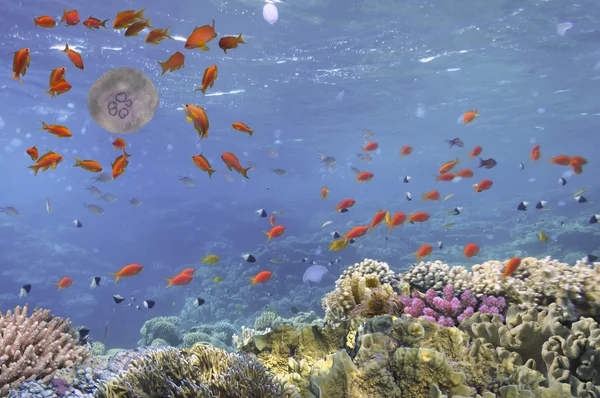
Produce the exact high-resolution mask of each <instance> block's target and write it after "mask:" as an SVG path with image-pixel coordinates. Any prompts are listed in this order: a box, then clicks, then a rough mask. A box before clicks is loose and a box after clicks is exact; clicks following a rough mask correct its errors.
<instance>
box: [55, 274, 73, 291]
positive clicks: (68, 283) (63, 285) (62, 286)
mask: <svg viewBox="0 0 600 398" xmlns="http://www.w3.org/2000/svg"><path fill="white" fill-rule="evenodd" d="M54 284H55V285H56V286H58V290H60V289H66V288H68V287H69V286H71V285H72V284H73V279H71V278H69V277H68V276H65V277H64V278H62V279H61V280H60V282H54Z"/></svg>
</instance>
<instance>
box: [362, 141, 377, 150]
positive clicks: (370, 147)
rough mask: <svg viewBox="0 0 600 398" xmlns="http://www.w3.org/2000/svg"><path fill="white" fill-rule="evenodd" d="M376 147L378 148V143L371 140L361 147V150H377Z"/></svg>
mask: <svg viewBox="0 0 600 398" xmlns="http://www.w3.org/2000/svg"><path fill="white" fill-rule="evenodd" d="M377 148H379V144H378V143H376V142H375V141H371V142H369V143H368V144H367V145H365V146H364V147H363V152H371V151H375V150H377Z"/></svg>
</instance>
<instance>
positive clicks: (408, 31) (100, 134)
mask: <svg viewBox="0 0 600 398" xmlns="http://www.w3.org/2000/svg"><path fill="white" fill-rule="evenodd" d="M5 2H6V5H8V1H7V0H5ZM266 4H273V5H274V6H276V8H277V10H278V18H277V20H276V21H272V20H271V21H268V20H267V19H268V18H267V17H268V16H267V15H266V14H263V10H264V9H265V5H266ZM64 8H66V10H73V9H77V10H78V11H79V16H80V17H81V21H82V22H83V21H84V19H85V18H87V17H88V15H90V16H93V17H97V18H98V19H99V20H100V21H103V20H105V19H107V18H108V19H109V21H108V22H107V23H106V26H101V27H100V28H99V29H86V27H85V26H83V24H82V23H79V24H76V25H75V26H65V23H64V22H63V23H62V24H60V25H58V26H56V27H54V28H49V29H44V28H41V27H39V26H36V25H35V24H34V21H33V20H32V15H33V16H34V18H36V17H39V16H41V15H47V16H51V17H53V18H55V19H56V21H57V22H58V21H59V20H60V19H61V18H62V16H63V9H64ZM141 8H145V11H144V17H145V18H150V20H151V24H152V26H153V27H154V28H160V29H165V28H167V27H170V30H169V34H170V36H171V37H170V38H166V39H165V40H163V41H162V42H160V43H158V44H156V45H152V44H148V43H146V42H145V41H144V38H145V37H146V34H147V32H149V31H150V30H151V29H146V30H145V31H144V32H142V33H140V34H139V36H133V37H125V36H124V30H122V29H121V30H116V29H113V21H114V19H115V15H117V12H118V11H125V10H129V9H135V10H136V11H137V10H139V9H141ZM213 19H214V21H215V30H216V32H217V33H218V37H217V39H215V40H213V41H211V42H209V43H208V44H207V45H208V47H210V50H209V51H201V50H199V49H193V50H188V49H185V48H184V44H185V43H186V40H188V37H189V36H190V34H191V33H192V31H193V30H194V28H195V27H200V26H203V25H206V24H208V25H211V24H212V22H211V20H213ZM0 22H1V23H0V30H1V33H2V39H1V47H2V49H3V50H4V55H5V57H4V62H2V63H0V68H1V69H0V75H2V76H4V77H3V81H2V83H1V84H0V101H1V103H2V107H1V108H0V170H1V172H0V187H2V188H1V190H0V207H2V209H3V212H2V213H0V276H1V277H0V312H5V311H6V310H8V309H11V308H13V307H15V306H17V305H23V304H25V303H28V304H29V305H30V307H32V308H33V307H36V306H39V307H42V308H48V309H51V310H52V313H53V314H55V315H57V316H60V317H64V318H67V317H68V318H70V319H71V321H72V323H73V325H76V326H85V327H87V328H89V329H90V331H91V332H90V336H91V338H92V339H93V340H94V341H101V342H103V343H105V346H106V348H107V349H108V348H122V349H129V348H134V347H136V346H137V345H138V341H140V329H141V328H142V326H143V325H144V323H145V322H146V321H148V320H150V319H152V318H155V317H159V316H177V317H179V322H180V325H179V327H180V328H181V329H189V328H190V327H192V326H194V325H196V324H199V323H207V324H208V323H215V322H219V321H227V322H228V323H230V324H231V325H233V326H235V328H237V330H239V329H240V328H241V327H242V326H246V327H253V326H254V322H255V319H256V318H257V317H259V316H260V315H261V314H262V313H263V311H264V310H265V309H269V310H273V311H275V312H276V313H277V315H279V316H282V317H293V316H294V315H296V314H297V313H298V312H310V311H314V312H315V314H316V316H318V317H322V316H324V313H325V312H324V310H323V308H322V305H321V300H322V298H323V296H324V294H325V293H327V292H329V291H331V290H332V289H333V288H334V285H335V281H336V279H338V277H339V276H340V275H341V274H342V272H343V270H345V269H346V268H348V267H349V266H351V265H353V264H355V263H359V262H361V261H362V260H363V259H365V258H370V259H375V260H378V261H382V262H386V263H388V264H389V268H390V269H391V270H392V271H394V272H395V273H399V272H403V271H406V270H408V269H409V268H410V267H411V266H412V265H413V264H415V260H416V258H415V256H414V253H416V252H418V251H419V250H420V248H421V247H422V246H423V245H425V244H428V245H431V246H432V247H433V250H431V251H430V254H428V257H427V260H428V261H429V260H431V261H434V260H441V261H442V262H444V263H446V264H449V265H451V266H454V265H461V266H464V267H465V268H467V269H471V267H472V266H473V265H474V264H481V263H483V262H485V261H488V260H499V261H503V260H507V259H509V258H512V257H519V258H525V257H536V258H540V259H543V258H545V257H547V256H550V257H552V258H553V259H557V260H559V261H561V262H565V263H569V264H574V263H575V262H576V261H578V260H580V259H582V258H584V257H586V258H587V259H588V260H591V261H589V262H590V263H593V262H594V261H595V260H597V257H596V256H600V247H599V246H600V232H599V230H598V228H599V227H598V225H597V220H596V223H593V222H592V219H593V218H594V215H595V214H599V213H600V208H599V207H598V202H597V200H598V199H597V197H598V194H599V193H600V189H599V182H600V173H599V167H598V162H597V157H598V148H599V147H600V138H599V136H598V133H597V120H598V116H600V110H599V109H598V104H597V101H596V98H597V91H598V88H599V87H600V86H599V85H600V47H599V46H598V38H599V37H600V8H599V6H598V4H596V3H595V2H593V1H580V2H577V3H565V2H561V1H546V0H544V1H518V2H516V1H497V2H477V1H472V0H468V1H464V2H460V3H457V2H454V1H452V2H434V1H385V0H376V1H351V2H343V1H339V0H331V1H328V0H319V1H291V0H285V1H278V0H277V1H273V2H271V1H268V2H267V3H265V2H263V1H259V0H229V1H216V0H213V1H204V0H203V1H189V0H184V1H180V0H177V1H171V2H162V1H156V0H152V1H144V2H139V1H132V0H131V1H112V0H107V1H103V2H89V1H85V2H84V1H69V2H65V1H53V0H44V1H42V0H37V1H35V0H19V1H11V2H10V6H8V7H5V8H4V12H3V13H2V15H0ZM240 33H242V34H243V38H244V40H245V43H247V44H239V46H238V47H237V48H234V49H230V50H227V52H226V53H225V52H224V51H222V49H220V48H219V45H218V41H219V38H221V37H224V36H236V37H237V36H238V35H239V34H240ZM66 43H68V47H69V48H70V49H72V50H74V51H76V52H77V53H79V54H80V55H81V57H82V59H83V62H84V64H85V68H84V69H83V70H81V69H78V68H77V67H76V66H74V64H73V63H72V60H71V59H70V56H69V57H68V56H67V54H65V52H63V50H64V49H65V44H66ZM23 48H29V49H30V59H31V63H30V66H29V68H28V69H27V73H26V74H22V76H21V80H22V82H23V84H22V85H21V84H19V82H18V81H16V80H14V79H11V78H10V76H11V75H12V73H13V72H15V71H14V70H13V69H12V68H11V66H13V68H14V65H12V63H11V61H12V60H13V55H12V53H14V52H18V51H19V50H21V49H23ZM176 51H181V52H182V53H183V54H184V55H185V66H184V67H183V68H181V69H179V70H175V71H172V72H167V73H164V74H161V72H162V70H161V67H160V65H158V64H157V62H159V61H160V62H164V61H166V60H167V59H168V58H169V57H170V56H171V55H172V54H173V53H175V52H176ZM15 59H16V58H15ZM211 65H217V66H218V71H219V72H218V78H217V79H216V81H215V82H214V87H210V88H208V90H206V94H205V95H203V94H202V92H200V91H194V90H195V89H197V88H198V87H200V86H201V85H202V84H203V75H204V72H205V69H206V68H208V67H209V66H211ZM61 67H66V68H67V69H66V70H67V71H66V80H67V81H68V82H69V83H70V84H71V89H70V90H69V91H68V92H65V93H64V94H61V95H58V96H56V98H52V97H51V96H50V95H48V93H47V92H45V91H46V90H48V76H49V74H50V72H51V71H52V70H54V69H56V68H61ZM121 67H130V68H135V69H138V70H140V71H142V72H143V73H144V74H145V75H146V76H147V77H148V78H149V79H150V80H151V81H152V83H153V84H154V85H155V87H156V89H157V92H158V99H159V105H158V108H157V109H156V112H155V113H154V116H153V118H152V119H151V120H150V121H149V122H148V123H147V124H145V125H144V126H143V127H141V129H139V131H135V132H132V133H130V134H114V133H110V132H108V131H106V130H105V129H104V128H103V127H101V126H100V125H99V124H98V123H96V121H95V120H94V118H93V117H92V116H90V113H89V112H88V106H87V104H88V93H89V91H90V88H91V87H92V85H93V84H94V82H96V81H97V80H98V79H99V78H100V77H101V76H102V75H104V74H105V73H106V72H109V71H110V70H113V69H115V68H121ZM184 104H193V105H196V106H198V107H202V108H204V109H205V111H206V114H207V115H208V118H209V120H210V128H209V131H210V134H209V136H208V137H206V138H203V139H199V138H200V137H199V136H198V134H197V132H196V131H195V130H194V123H188V122H187V121H186V114H185V112H184V110H183V109H184ZM469 112H475V113H476V114H477V115H476V117H474V118H473V119H472V120H469V121H466V120H467V119H466V117H467V113H469ZM40 121H43V122H45V123H47V124H49V125H50V124H56V125H61V126H66V127H68V129H69V130H70V131H71V132H72V137H70V138H58V137H57V136H55V135H52V134H49V132H48V131H43V130H41V129H40V127H42V125H41V123H40ZM234 122H243V123H245V124H246V125H247V126H249V127H250V128H251V129H253V130H254V132H253V133H252V134H251V135H250V134H247V133H243V132H240V131H236V130H235V129H233V128H232V126H231V125H232V123H234ZM118 137H120V138H122V139H123V140H124V141H125V142H126V148H125V152H126V153H128V154H131V158H129V159H128V160H129V165H128V166H127V168H126V171H125V172H124V173H123V174H122V175H120V176H118V178H116V179H113V178H112V177H111V178H109V179H107V180H106V181H102V180H97V178H98V176H99V175H100V174H101V173H93V172H90V171H88V170H84V169H82V168H80V167H72V166H73V165H74V164H75V157H78V158H80V159H93V160H95V161H97V162H99V163H100V164H101V165H102V166H103V170H102V171H103V172H104V173H106V172H108V173H110V171H111V164H112V163H113V162H114V161H115V158H116V157H117V156H119V155H120V154H122V151H119V150H117V149H115V146H114V145H113V142H114V141H115V139H117V138H118ZM456 138H459V141H461V144H462V143H464V145H460V144H457V143H456V141H455V143H454V144H452V143H451V142H450V141H452V140H454V139H456ZM369 142H376V143H377V144H378V145H377V147H376V148H375V149H374V150H368V149H365V146H366V145H368V143H369ZM536 145H539V146H540V150H539V152H540V153H538V155H541V156H539V159H532V153H533V151H532V148H533V147H534V146H536ZM33 146H36V147H37V148H38V150H39V152H40V155H41V154H43V153H46V152H47V151H53V152H56V153H58V154H60V155H62V156H63V157H64V161H62V163H60V164H58V165H57V167H56V168H55V169H49V170H47V171H44V172H40V173H38V174H37V175H36V176H34V173H33V171H32V170H31V169H30V168H28V166H31V165H32V164H33V163H32V158H30V155H28V154H26V153H25V151H26V150H27V149H28V148H31V147H33ZM405 146H410V147H411V148H412V153H409V154H406V155H402V154H401V152H400V151H401V150H402V148H403V147H405ZM477 146H480V147H481V148H482V152H481V154H480V155H479V156H474V157H472V158H470V157H471V155H470V154H471V153H472V151H473V150H474V148H475V147H477ZM225 152H232V153H234V154H235V155H236V156H237V158H239V161H240V163H241V165H242V166H243V167H250V170H249V171H248V177H249V178H248V179H246V178H244V177H243V176H242V175H241V174H239V173H237V172H236V171H235V170H233V171H230V170H228V169H227V167H226V165H225V164H224V163H223V161H222V160H221V154H222V153H225ZM199 154H203V155H204V156H205V158H206V159H207V160H208V161H209V163H210V165H212V168H213V169H214V170H216V172H214V174H212V175H210V176H209V175H208V174H207V173H206V172H205V171H203V170H201V169H200V168H198V167H197V166H196V165H195V164H194V162H193V161H192V160H191V158H192V156H196V155H199ZM561 155H567V156H569V157H573V156H577V157H582V158H584V159H585V163H584V164H580V168H581V166H582V167H583V170H582V172H581V170H580V171H579V173H578V172H577V170H576V167H573V166H572V165H570V164H569V162H568V160H567V163H566V164H565V165H563V166H561V165H558V164H550V165H549V162H551V161H550V158H555V157H558V156H561ZM328 157H330V158H328ZM455 159H458V160H459V163H458V165H457V166H456V169H454V171H457V170H461V169H470V170H472V171H473V174H474V175H473V177H472V178H460V177H459V178H454V179H453V180H452V181H447V182H446V181H436V178H435V176H436V175H441V174H443V173H440V172H439V168H440V166H441V165H442V164H444V163H445V162H451V161H454V160H455ZM480 159H481V160H480ZM485 160H494V162H493V165H491V167H489V166H488V165H483V166H482V163H480V162H483V161H485ZM570 166H571V167H570ZM364 171H368V172H370V173H372V174H373V177H372V179H371V180H369V181H366V182H358V180H357V179H358V175H359V173H360V172H364ZM184 177H185V178H184ZM483 180H490V181H492V182H493V186H492V187H491V188H490V189H489V190H485V191H482V192H475V194H474V188H473V184H477V183H481V182H482V181H483ZM324 187H327V190H328V195H326V196H327V197H326V198H322V197H321V196H322V195H321V192H322V189H323V188H324ZM95 189H98V190H99V193H96V194H94V190H95ZM432 190H437V191H439V192H438V193H439V194H438V196H437V199H434V200H426V201H421V195H422V194H425V193H428V192H431V191H432ZM475 191H476V190H475ZM450 195H451V196H450ZM409 196H410V198H411V199H410V200H409ZM448 196H450V197H448ZM582 197H583V199H582ZM133 199H137V200H138V201H139V202H141V203H139V202H138V201H134V202H133V203H132V202H131V201H132V200H133ZM344 199H354V200H355V201H356V204H355V205H354V206H352V207H351V208H349V209H348V211H345V212H337V211H336V209H335V207H336V206H337V205H338V204H339V203H340V202H341V201H342V200H344ZM522 202H527V203H526V205H525V207H527V209H526V210H523V209H521V210H519V209H518V208H519V207H520V205H521V204H522ZM540 202H541V203H540ZM536 204H538V205H539V206H538V208H536ZM87 205H96V206H100V207H101V209H102V211H103V212H102V214H96V213H94V212H93V211H91V210H92V209H91V208H86V207H85V206H87ZM48 206H49V208H48ZM11 209H12V210H11ZM261 209H264V210H265V212H266V215H267V216H265V217H263V216H261V214H260V211H259V210H261ZM457 209H458V211H457ZM13 210H15V211H16V213H15V211H13ZM380 210H386V211H389V212H390V215H393V214H394V213H396V212H403V213H405V214H406V215H410V214H414V213H416V212H426V213H428V214H429V215H430V219H429V220H428V221H427V222H424V223H414V224H412V223H406V225H404V226H401V227H400V226H398V227H396V228H393V229H391V231H389V232H388V227H387V226H383V225H382V226H379V227H377V228H374V229H373V230H372V231H370V232H368V233H367V234H366V235H364V236H362V237H357V238H355V239H353V240H352V241H351V243H350V244H349V245H348V246H347V247H345V248H343V249H342V250H331V249H330V245H331V244H332V242H333V241H334V240H335V239H336V238H334V237H332V236H333V234H334V232H338V233H339V235H341V239H342V240H343V239H344V235H345V234H347V233H348V232H349V231H350V230H351V229H352V228H354V227H357V226H368V225H369V224H370V223H371V220H372V218H373V216H374V215H375V214H376V213H377V212H378V211H380ZM257 211H258V212H257ZM270 216H274V217H275V220H274V222H273V224H274V225H282V226H285V232H284V233H283V234H282V235H281V236H278V237H273V239H272V240H271V241H269V242H268V243H265V241H266V240H267V236H266V235H265V234H264V233H263V232H264V231H270V230H271V228H273V226H272V225H273V224H271V223H270V222H269V217H270ZM327 221H331V223H327V225H324V224H325V223H326V222H327ZM77 223H80V226H78V225H76V224H77ZM385 223H386V222H385V221H383V222H382V224H385ZM471 243H473V244H476V245H477V246H478V247H479V251H478V254H477V255H476V256H475V257H471V258H465V254H464V253H463V250H464V248H465V245H468V244H471ZM248 254H251V255H252V256H254V257H255V258H256V262H248V261H247V260H246V259H245V257H244V255H248ZM209 255H216V256H218V257H219V261H218V262H217V263H215V264H208V263H206V262H202V261H201V259H202V258H205V257H206V256H209ZM594 259H595V260H594ZM128 264H140V265H142V266H143V271H142V272H140V273H139V274H138V275H135V276H132V277H128V278H123V279H119V281H118V282H116V283H113V280H114V278H113V276H111V275H109V273H117V272H118V271H119V270H120V269H122V268H123V267H125V266H126V265H128ZM314 265H319V266H323V267H326V268H327V269H326V273H325V274H324V275H321V273H322V272H325V271H323V270H322V269H321V270H320V271H319V270H318V268H313V269H312V270H313V272H314V273H316V274H315V275H313V276H311V273H310V272H309V273H308V274H305V272H306V271H307V269H309V267H311V266H314ZM186 268H194V269H195V274H194V277H193V280H192V281H191V283H189V284H185V285H181V286H171V287H169V288H168V289H167V288H166V286H167V281H165V278H172V277H173V276H175V275H178V274H179V273H180V272H181V271H182V270H184V269H186ZM261 271H269V272H270V273H272V274H271V277H270V279H269V280H267V281H264V283H257V284H252V282H251V281H250V280H249V278H253V277H255V276H256V275H257V274H258V273H259V272H261ZM64 277H69V278H71V279H72V281H73V283H72V285H71V286H68V287H66V288H61V289H60V290H57V286H56V284H55V283H59V282H60V281H61V279H62V278H64ZM95 277H101V281H100V283H99V286H97V287H91V284H92V281H93V279H94V278H95ZM311 278H312V279H311ZM313 279H314V280H313ZM25 285H30V291H29V292H28V294H26V295H22V296H24V297H20V291H21V289H22V287H23V286H25ZM115 295H120V296H121V297H122V298H124V299H125V300H124V301H123V302H120V303H117V302H116V300H115ZM198 299H201V301H202V303H203V304H201V305H198ZM147 300H150V301H152V302H154V306H153V307H152V308H146V306H144V304H143V303H144V301H147ZM138 307H139V308H138ZM229 346H231V345H229Z"/></svg>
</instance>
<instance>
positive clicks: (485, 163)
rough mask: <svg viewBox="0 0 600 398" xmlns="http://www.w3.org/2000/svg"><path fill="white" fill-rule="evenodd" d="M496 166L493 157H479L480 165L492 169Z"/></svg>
mask: <svg viewBox="0 0 600 398" xmlns="http://www.w3.org/2000/svg"><path fill="white" fill-rule="evenodd" d="M495 166H496V161H495V160H494V159H492V158H489V159H485V160H484V159H482V158H479V167H485V168H486V169H491V168H493V167H495Z"/></svg>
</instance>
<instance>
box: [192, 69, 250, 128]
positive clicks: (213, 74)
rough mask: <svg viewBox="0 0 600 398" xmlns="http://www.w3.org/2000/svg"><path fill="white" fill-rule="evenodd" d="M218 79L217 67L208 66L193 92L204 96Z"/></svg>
mask: <svg viewBox="0 0 600 398" xmlns="http://www.w3.org/2000/svg"><path fill="white" fill-rule="evenodd" d="M218 77H219V67H218V66H217V65H212V66H209V67H208V68H206V69H205V70H204V75H203V76H202V86H201V87H199V88H197V89H195V90H194V91H202V94H205V95H206V89H207V88H209V87H210V88H213V86H214V85H215V80H217V78H218ZM234 128H235V127H234ZM252 131H254V130H252ZM251 135H252V134H251Z"/></svg>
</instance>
